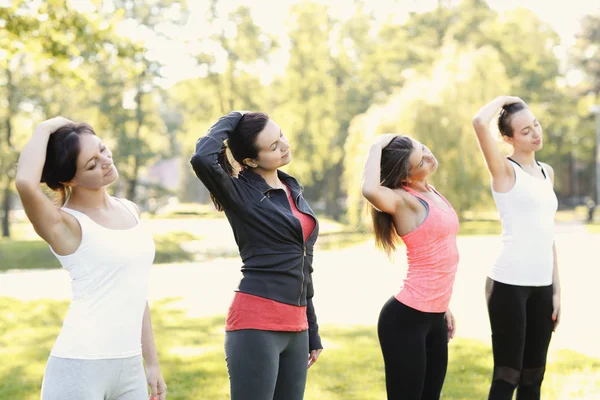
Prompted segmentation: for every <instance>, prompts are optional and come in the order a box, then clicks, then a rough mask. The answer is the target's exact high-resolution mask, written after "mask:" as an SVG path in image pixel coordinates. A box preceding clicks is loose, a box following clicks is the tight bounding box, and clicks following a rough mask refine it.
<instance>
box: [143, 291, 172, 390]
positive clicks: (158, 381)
mask: <svg viewBox="0 0 600 400" xmlns="http://www.w3.org/2000/svg"><path fill="white" fill-rule="evenodd" d="M142 355H143V357H144V361H145V362H146V378H147V380H148V385H149V386H150V390H151V392H152V393H151V397H150V398H151V399H157V400H164V399H166V398H167V385H166V383H165V380H164V379H163V377H162V374H161V372H160V364H159V362H158V352H157V351H156V343H155V341H154V332H153V330H152V319H151V318H150V307H149V306H148V302H146V309H145V310H144V319H143V320H142Z"/></svg>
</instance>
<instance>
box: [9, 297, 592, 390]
mask: <svg viewBox="0 0 600 400" xmlns="http://www.w3.org/2000/svg"><path fill="white" fill-rule="evenodd" d="M175 303H176V300H163V301H160V302H155V303H154V304H153V305H152V319H153V323H154V332H155V335H156V342H157V345H158V349H159V354H160V361H161V365H162V372H163V374H164V376H165V379H166V381H167V384H168V385H169V399H171V400H188V399H208V400H213V399H215V400H218V399H227V398H228V378H227V368H226V365H225V360H224V354H223V325H224V318H223V317H211V318H190V317H188V316H187V315H186V312H185V310H182V309H180V308H177V307H176V306H175ZM67 306H68V303H67V302H62V301H60V302H58V301H33V302H23V301H18V300H14V299H9V298H1V297H0V357H1V359H2V362H1V363H0V398H1V399H19V400H30V399H31V400H33V399H36V400H37V399H39V390H40V385H41V381H42V377H43V372H44V367H45V363H46V360H47V357H48V354H49V351H50V348H51V346H52V344H53V342H54V340H55V337H56V335H57V334H58V332H59V330H60V326H61V324H62V318H63V317H64V315H65V313H66V310H67ZM482 323H485V322H482ZM321 335H322V336H323V339H324V346H325V347H326V350H325V351H324V352H323V354H322V356H321V358H320V359H319V362H318V363H317V364H316V365H315V366H314V367H313V368H311V370H310V371H309V378H308V383H307V389H306V397H305V398H306V399H307V400H313V399H315V400H351V399H356V400H376V399H377V400H379V399H382V398H385V388H384V374H383V361H382V358H381V353H380V350H379V345H378V342H377V334H376V329H375V327H373V326H354V327H341V326H328V325H325V326H322V327H321ZM449 359H450V362H449V366H448V374H447V376H446V382H445V386H444V389H443V396H442V399H453V400H470V399H473V400H481V399H484V398H486V396H487V390H488V385H489V378H490V376H491V368H492V360H491V349H490V348H489V346H488V345H486V344H484V343H481V342H477V341H472V340H466V339H456V340H454V341H453V342H452V343H451V345H450V355H449ZM549 361H550V362H549V365H548V368H547V373H546V379H545V381H544V387H543V392H542V398H543V399H546V400H568V399H598V398H600V379H599V378H598V377H599V376H600V360H597V359H592V358H590V357H586V356H584V355H581V354H578V353H574V352H570V351H556V352H551V353H550V359H549Z"/></svg>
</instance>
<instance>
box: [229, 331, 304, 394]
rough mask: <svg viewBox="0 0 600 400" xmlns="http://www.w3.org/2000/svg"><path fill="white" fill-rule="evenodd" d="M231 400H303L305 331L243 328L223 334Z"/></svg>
mask: <svg viewBox="0 0 600 400" xmlns="http://www.w3.org/2000/svg"><path fill="white" fill-rule="evenodd" d="M225 357H226V360H227V369H228V370H229V386H230V389H231V400H302V399H303V398H304V388H305V386H306V375H307V369H308V368H307V366H308V331H302V332H273V331H260V330H253V329H246V330H240V331H230V332H227V333H226V334H225Z"/></svg>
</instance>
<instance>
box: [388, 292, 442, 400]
mask: <svg viewBox="0 0 600 400" xmlns="http://www.w3.org/2000/svg"><path fill="white" fill-rule="evenodd" d="M377 333H378V335H379V343H380V344H381V351H382V352H383V361H384V363H385V384H386V388H387V396H388V397H387V398H388V400H438V399H439V398H440V393H441V391H442V385H443V384H444V377H445V376H446V368H447V366H448V328H447V326H446V322H445V319H444V313H426V312H421V311H418V310H415V309H414V308H411V307H408V306H406V305H404V304H402V303H400V302H399V301H398V300H396V298H394V297H392V298H391V299H389V300H388V301H387V303H385V305H384V306H383V308H382V309H381V314H380V315H379V322H378V324H377Z"/></svg>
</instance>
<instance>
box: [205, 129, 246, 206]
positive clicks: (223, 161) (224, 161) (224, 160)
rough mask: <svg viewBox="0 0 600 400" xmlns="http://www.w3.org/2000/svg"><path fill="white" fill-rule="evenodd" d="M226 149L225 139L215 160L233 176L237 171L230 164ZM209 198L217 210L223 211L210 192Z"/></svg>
mask: <svg viewBox="0 0 600 400" xmlns="http://www.w3.org/2000/svg"><path fill="white" fill-rule="evenodd" d="M227 149H228V147H227V140H226V141H225V142H224V143H223V147H222V148H221V152H220V153H219V155H218V156H217V161H218V162H219V164H220V165H221V167H222V168H223V169H224V170H225V172H227V174H229V175H230V176H235V175H236V174H237V172H238V171H236V169H235V168H234V167H233V164H231V162H230V161H229V155H228V154H227ZM238 170H239V169H238ZM210 199H211V200H212V202H213V204H214V205H215V208H216V209H217V211H223V206H222V205H221V203H219V201H218V200H217V199H216V197H215V196H214V195H213V194H212V193H211V194H210Z"/></svg>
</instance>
